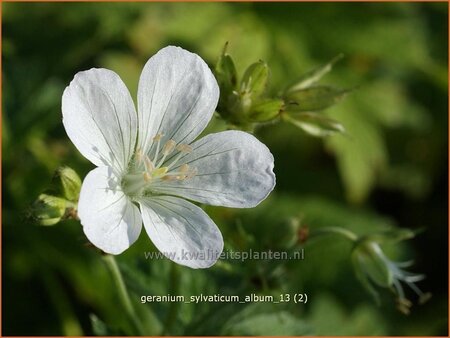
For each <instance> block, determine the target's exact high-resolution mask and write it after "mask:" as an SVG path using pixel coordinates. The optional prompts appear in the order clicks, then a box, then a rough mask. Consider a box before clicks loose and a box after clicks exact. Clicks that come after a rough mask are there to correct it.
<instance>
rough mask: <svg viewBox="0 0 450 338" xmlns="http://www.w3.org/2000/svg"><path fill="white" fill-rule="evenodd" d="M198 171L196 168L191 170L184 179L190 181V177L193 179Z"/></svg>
mask: <svg viewBox="0 0 450 338" xmlns="http://www.w3.org/2000/svg"><path fill="white" fill-rule="evenodd" d="M197 173H198V170H197V168H193V169H192V170H191V171H189V172H188V174H187V175H186V179H190V178H192V177H194V176H195V175H197Z"/></svg>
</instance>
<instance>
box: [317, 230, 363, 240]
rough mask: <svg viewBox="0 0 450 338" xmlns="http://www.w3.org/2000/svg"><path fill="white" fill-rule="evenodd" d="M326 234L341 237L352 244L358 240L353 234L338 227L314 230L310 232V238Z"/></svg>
mask: <svg viewBox="0 0 450 338" xmlns="http://www.w3.org/2000/svg"><path fill="white" fill-rule="evenodd" d="M328 234H336V235H341V236H343V237H345V238H346V239H348V240H350V241H352V242H356V241H357V240H358V236H357V235H356V234H355V233H353V232H352V231H350V230H347V229H344V228H340V227H322V228H318V229H314V231H312V232H311V237H313V236H319V235H328Z"/></svg>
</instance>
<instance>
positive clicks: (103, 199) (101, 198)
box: [78, 167, 142, 255]
mask: <svg viewBox="0 0 450 338" xmlns="http://www.w3.org/2000/svg"><path fill="white" fill-rule="evenodd" d="M78 216H79V217H80V220H81V224H82V225H83V231H84V233H85V234H86V236H87V238H88V239H89V240H90V241H91V242H92V244H94V245H95V246H96V247H98V248H100V249H102V250H103V251H104V252H107V253H110V254H113V255H118V254H120V253H121V252H123V251H124V250H126V249H128V248H129V247H130V245H131V244H133V243H134V242H135V241H136V239H137V238H138V237H139V234H140V232H141V229H142V219H141V215H140V213H139V209H138V207H137V206H135V205H134V204H133V203H131V201H130V200H129V199H128V197H126V196H125V194H124V193H123V192H122V191H121V190H120V186H119V184H118V179H117V178H116V177H115V176H114V174H113V173H112V170H111V168H108V167H99V168H96V169H94V170H92V171H91V172H89V174H88V175H87V176H86V178H85V179H84V181H83V185H82V187H81V193H80V200H79V202H78Z"/></svg>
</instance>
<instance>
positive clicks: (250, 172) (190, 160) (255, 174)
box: [152, 130, 275, 208]
mask: <svg viewBox="0 0 450 338" xmlns="http://www.w3.org/2000/svg"><path fill="white" fill-rule="evenodd" d="M192 148H193V151H192V152H191V153H190V154H188V155H185V156H184V157H182V158H181V160H180V161H179V162H177V165H176V166H175V167H174V168H173V169H171V170H176V168H177V167H179V166H181V164H183V163H187V164H188V165H189V166H190V167H191V168H196V169H197V170H198V173H197V174H196V175H195V176H194V177H193V178H190V179H186V180H183V181H168V182H163V183H160V185H159V186H155V187H154V186H152V188H153V189H154V190H155V192H158V193H163V194H169V195H177V196H181V197H185V198H188V199H191V200H194V201H198V202H202V203H206V204H211V205H220V206H227V207H236V208H250V207H254V206H256V205H257V204H259V203H260V202H261V201H262V200H264V199H265V198H266V197H267V195H268V194H269V193H270V192H271V191H272V190H273V188H274V187H275V174H274V173H273V166H274V164H273V156H272V154H271V153H270V151H269V149H268V148H267V147H266V146H265V145H264V144H263V143H261V142H260V141H258V139H256V138H255V137H254V136H252V135H250V134H248V133H244V132H241V131H231V130H230V131H224V132H220V133H216V134H210V135H207V136H205V137H203V138H201V139H200V140H198V141H196V142H194V143H193V144H192ZM167 162H170V159H169V160H168V161H167Z"/></svg>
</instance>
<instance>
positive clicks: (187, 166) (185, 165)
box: [180, 163, 189, 173]
mask: <svg viewBox="0 0 450 338" xmlns="http://www.w3.org/2000/svg"><path fill="white" fill-rule="evenodd" d="M188 171H189V165H188V164H186V163H185V164H183V165H182V166H181V167H180V172H181V173H187V172H188Z"/></svg>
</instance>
